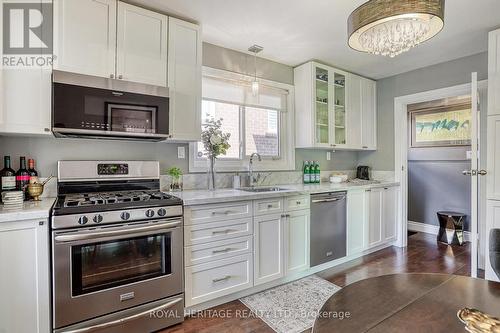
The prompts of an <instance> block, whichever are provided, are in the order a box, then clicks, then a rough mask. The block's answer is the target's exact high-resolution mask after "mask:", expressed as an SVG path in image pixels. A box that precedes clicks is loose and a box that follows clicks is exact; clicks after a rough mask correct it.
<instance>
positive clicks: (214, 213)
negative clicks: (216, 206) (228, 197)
mask: <svg viewBox="0 0 500 333" xmlns="http://www.w3.org/2000/svg"><path fill="white" fill-rule="evenodd" d="M231 213H234V212H233V211H232V210H225V211H223V212H220V211H213V212H212V215H229V214H231Z"/></svg>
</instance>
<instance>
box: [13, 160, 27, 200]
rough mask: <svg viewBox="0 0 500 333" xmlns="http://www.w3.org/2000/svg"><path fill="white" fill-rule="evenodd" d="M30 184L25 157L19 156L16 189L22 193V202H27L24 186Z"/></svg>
mask: <svg viewBox="0 0 500 333" xmlns="http://www.w3.org/2000/svg"><path fill="white" fill-rule="evenodd" d="M29 182H30V174H29V172H28V170H27V169H26V157H24V156H21V158H20V162H19V170H17V172H16V188H17V190H18V191H23V192H24V200H28V197H27V191H26V185H28V184H29Z"/></svg>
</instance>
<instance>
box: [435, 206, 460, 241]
mask: <svg viewBox="0 0 500 333" xmlns="http://www.w3.org/2000/svg"><path fill="white" fill-rule="evenodd" d="M437 216H438V220H439V234H438V237H437V240H438V242H442V243H446V244H450V245H451V244H453V245H462V244H463V243H464V221H465V217H466V215H465V214H462V213H457V212H437Z"/></svg>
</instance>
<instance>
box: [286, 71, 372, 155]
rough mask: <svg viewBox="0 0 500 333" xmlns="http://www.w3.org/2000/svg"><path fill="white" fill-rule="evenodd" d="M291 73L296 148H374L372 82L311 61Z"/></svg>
mask: <svg viewBox="0 0 500 333" xmlns="http://www.w3.org/2000/svg"><path fill="white" fill-rule="evenodd" d="M294 75H295V109H296V134H295V136H296V142H295V143H296V146H297V147H298V148H327V149H343V150H363V149H376V141H375V137H376V121H375V120H376V103H375V98H376V97H375V92H376V91H375V87H376V83H375V81H372V80H368V79H365V78H362V77H360V76H357V75H354V74H350V73H347V72H344V71H341V70H338V69H335V68H333V67H330V66H326V65H322V64H319V63H315V62H308V63H306V64H304V65H301V66H299V67H296V68H295V70H294Z"/></svg>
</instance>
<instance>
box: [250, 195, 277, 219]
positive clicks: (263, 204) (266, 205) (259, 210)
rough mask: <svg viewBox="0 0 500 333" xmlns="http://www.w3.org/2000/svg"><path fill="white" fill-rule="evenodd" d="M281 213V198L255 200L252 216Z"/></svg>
mask: <svg viewBox="0 0 500 333" xmlns="http://www.w3.org/2000/svg"><path fill="white" fill-rule="evenodd" d="M281 212H283V198H271V199H264V200H256V201H254V204H253V213H254V215H256V216H257V215H267V214H276V213H281Z"/></svg>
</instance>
